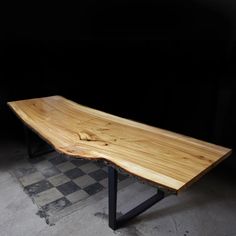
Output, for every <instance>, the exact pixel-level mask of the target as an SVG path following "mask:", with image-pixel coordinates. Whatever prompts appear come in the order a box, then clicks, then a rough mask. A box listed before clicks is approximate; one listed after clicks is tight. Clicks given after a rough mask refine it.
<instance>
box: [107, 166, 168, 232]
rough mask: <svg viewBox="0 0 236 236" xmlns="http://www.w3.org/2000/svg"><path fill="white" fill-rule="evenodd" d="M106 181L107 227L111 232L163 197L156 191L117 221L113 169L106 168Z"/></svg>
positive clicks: (114, 172) (163, 195)
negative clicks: (107, 188)
mask: <svg viewBox="0 0 236 236" xmlns="http://www.w3.org/2000/svg"><path fill="white" fill-rule="evenodd" d="M108 181H109V184H108V186H109V190H108V191H109V196H108V197H109V227H110V228H112V229H113V230H116V229H117V228H119V227H121V226H123V225H124V224H126V223H127V222H128V221H129V220H131V219H133V218H134V217H136V216H137V215H139V214H141V213H142V212H144V211H146V210H147V209H149V208H150V207H151V206H153V205H154V204H155V203H157V202H159V201H160V200H161V199H163V198H164V197H165V194H164V192H163V191H161V190H158V191H157V194H155V195H154V196H152V197H151V198H149V199H147V200H146V201H144V202H143V203H141V204H140V205H138V206H137V207H135V208H134V209H132V210H130V211H129V212H127V213H126V214H124V215H123V216H121V217H119V218H118V219H117V217H116V212H117V171H116V170H115V169H114V168H113V167H110V166H109V167H108Z"/></svg>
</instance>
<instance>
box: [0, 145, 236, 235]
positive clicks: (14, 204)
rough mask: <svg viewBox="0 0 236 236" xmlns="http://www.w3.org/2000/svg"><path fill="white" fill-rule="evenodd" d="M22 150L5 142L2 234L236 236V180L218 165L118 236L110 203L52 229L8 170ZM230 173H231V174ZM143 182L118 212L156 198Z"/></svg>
mask: <svg viewBox="0 0 236 236" xmlns="http://www.w3.org/2000/svg"><path fill="white" fill-rule="evenodd" d="M20 152H22V144H21V143H18V142H16V141H14V142H13V141H8V142H7V141H5V143H3V142H1V144H0V212H1V214H0V235H1V236H21V235H22V236H31V235H34V236H37V235H39V236H41V235H45V236H46V235H47V236H48V235H57V236H60V235H63V236H64V235H70V236H73V235H76V236H78V235H80V236H83V235H86V236H90V235H91V236H93V235H100V236H106V235H107V236H108V235H109V236H110V235H119V236H121V235H127V236H144V235H158V236H165V235H168V236H172V235H175V236H176V235H182V236H184V235H185V236H190V235H191V236H204V235H206V236H209V235H210V236H211V235H214V236H233V235H234V236H235V235H236V188H235V186H236V185H235V184H236V178H235V175H233V174H231V173H230V172H228V171H226V170H225V169H224V168H222V167H221V166H219V167H218V168H216V169H215V170H213V171H211V173H209V174H207V175H206V176H204V177H203V178H202V179H201V180H200V181H198V182H197V183H195V184H194V185H193V186H192V187H190V188H189V189H187V190H186V191H185V192H183V193H181V194H179V195H178V196H169V197H167V198H165V199H164V200H162V201H161V202H160V203H159V204H156V205H155V206H153V207H152V208H150V209H149V210H148V211H146V212H145V213H143V214H142V215H140V216H139V217H138V218H136V219H135V220H133V221H132V223H131V224H129V226H127V227H126V228H123V229H119V230H117V231H116V232H113V231H112V230H111V229H110V228H109V227H108V226H107V199H102V200H100V201H98V202H96V203H95V204H94V205H90V206H86V207H84V208H82V209H80V210H79V211H76V212H74V213H73V214H71V215H68V216H66V217H64V218H63V219H61V220H59V221H58V222H57V223H56V225H54V226H48V225H47V224H46V223H45V220H44V219H42V218H40V217H39V216H38V215H36V213H37V210H38V209H37V206H36V205H35V204H33V202H32V201H31V199H30V198H29V197H28V196H27V195H26V194H25V193H24V192H23V189H22V187H21V186H20V185H19V183H18V181H17V180H16V179H14V178H13V177H12V176H11V175H10V174H9V171H10V170H11V168H13V167H14V161H15V159H16V158H17V156H18V155H19V153H20ZM226 172H227V173H226ZM152 192H153V189H150V188H149V187H148V186H146V185H143V184H136V185H134V186H132V188H129V189H124V190H122V191H121V192H120V193H119V203H118V208H119V211H121V212H124V211H126V210H127V209H129V208H132V207H133V206H134V205H135V204H137V203H138V202H139V201H143V200H144V199H145V198H147V197H148V196H150V194H152Z"/></svg>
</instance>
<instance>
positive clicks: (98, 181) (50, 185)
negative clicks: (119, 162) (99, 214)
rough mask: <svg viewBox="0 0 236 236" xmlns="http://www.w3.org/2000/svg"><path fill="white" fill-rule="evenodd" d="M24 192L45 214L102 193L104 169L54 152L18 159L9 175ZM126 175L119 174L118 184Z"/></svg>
mask: <svg viewBox="0 0 236 236" xmlns="http://www.w3.org/2000/svg"><path fill="white" fill-rule="evenodd" d="M13 174H14V175H15V176H16V178H17V179H18V180H19V182H20V183H21V185H22V186H23V188H24V191H25V192H26V193H27V194H28V195H29V196H30V197H31V198H32V200H33V201H34V202H35V203H36V204H37V206H38V207H39V209H40V210H41V211H43V212H44V213H43V214H44V215H47V213H48V212H50V211H60V210H62V209H64V208H66V207H68V206H71V205H73V204H75V203H77V202H79V201H82V200H86V199H88V198H89V197H91V196H93V195H95V194H98V193H100V192H102V191H104V190H106V188H107V185H108V179H107V167H106V166H105V165H103V164H102V163H100V162H94V161H88V160H84V159H75V158H68V157H65V156H63V155H61V154H58V153H56V152H54V153H51V154H47V155H44V156H41V157H38V158H34V159H26V158H24V159H23V160H21V163H20V164H19V165H16V168H15V169H14V173H13ZM127 178H128V176H127V175H124V174H119V176H118V180H119V182H122V181H125V180H126V179H127Z"/></svg>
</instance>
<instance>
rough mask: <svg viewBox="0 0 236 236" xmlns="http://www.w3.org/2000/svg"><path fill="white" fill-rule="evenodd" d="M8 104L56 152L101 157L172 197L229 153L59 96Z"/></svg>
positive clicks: (226, 150) (216, 146) (219, 147)
mask: <svg viewBox="0 0 236 236" xmlns="http://www.w3.org/2000/svg"><path fill="white" fill-rule="evenodd" d="M8 105H9V106H10V107H11V108H12V110H13V111H14V112H15V113H16V114H17V115H18V117H19V118H20V119H21V120H22V121H23V122H24V123H25V124H26V125H27V126H29V127H30V128H31V129H33V130H34V131H35V132H36V133H38V134H39V135H40V136H41V137H42V138H43V139H45V140H46V141H47V142H48V143H49V144H51V145H52V146H53V147H54V148H55V149H56V150H57V151H59V152H62V153H65V154H67V155H69V156H73V157H84V158H89V159H104V160H106V161H109V162H111V163H112V164H114V165H116V166H118V167H119V168H122V169H124V170H126V171H127V172H129V173H130V174H133V175H135V176H138V177H140V178H143V179H145V180H147V181H150V182H152V183H155V184H158V185H161V186H163V187H165V188H168V189H169V190H172V191H174V192H176V193H177V192H179V191H180V190H181V189H184V188H185V187H187V186H189V185H190V184H192V183H193V182H194V181H196V180H197V179H198V178H199V177H201V176H202V175H203V174H204V173H206V172H207V171H209V170H210V169H211V168H212V167H214V166H215V165H216V164H218V163H219V162H220V161H222V160H223V159H224V158H226V157H227V156H229V155H230V153H231V149H229V148H225V147H222V146H218V145H215V144H212V143H208V142H204V141H201V140H197V139H194V138H191V137H187V136H184V135H181V134H177V133H174V132H171V131H167V130H163V129H160V128H156V127H152V126H149V125H145V124H141V123H138V122H135V121H131V120H128V119H124V118H121V117H118V116H114V115H111V114H107V113H105V112H101V111H98V110H95V109H92V108H88V107H85V106H82V105H79V104H77V103H75V102H72V101H70V100H68V99H65V98H63V97H61V96H51V97H45V98H35V99H28V100H21V101H13V102H9V103H8Z"/></svg>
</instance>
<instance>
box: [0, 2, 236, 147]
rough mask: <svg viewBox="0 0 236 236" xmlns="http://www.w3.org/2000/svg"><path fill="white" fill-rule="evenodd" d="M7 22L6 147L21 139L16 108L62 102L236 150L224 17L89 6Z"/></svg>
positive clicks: (213, 11)
mask: <svg viewBox="0 0 236 236" xmlns="http://www.w3.org/2000/svg"><path fill="white" fill-rule="evenodd" d="M36 9H37V10H39V11H37V10H36ZM6 15H7V16H6V17H5V21H4V23H2V31H1V32H2V39H3V40H2V41H1V48H2V51H3V53H2V57H3V58H2V59H3V60H2V61H3V62H2V64H1V86H0V95H1V100H0V105H1V111H0V112H1V116H0V121H1V131H2V132H1V136H2V137H5V135H7V134H8V135H10V136H11V135H15V136H19V137H21V128H20V123H19V122H18V121H17V119H16V118H15V116H14V115H13V114H12V113H11V112H10V111H9V109H8V108H7V106H6V102H7V101H11V100H18V99H25V98H31V97H40V96H48V95H53V94H61V95H64V96H66V97H68V98H70V99H73V100H75V101H78V102H79V103H82V104H85V105H88V106H92V107H95V108H98V109H102V110H105V111H108V112H111V113H114V114H117V115H121V116H124V117H128V118H132V119H135V120H139V121H142V122H145V123H149V124H152V125H156V126H159V127H163V128H166V129H170V130H174V131H177V132H180V133H184V134H187V135H191V136H194V137H196V138H201V139H204V140H207V141H211V142H215V143H218V144H221V145H226V146H229V147H235V146H236V144H235V139H234V136H233V134H234V133H235V131H236V130H235V124H236V123H235V120H236V119H235V105H236V103H235V89H236V83H235V79H234V78H235V42H234V36H233V32H234V31H235V29H234V22H233V20H232V18H230V17H228V15H227V14H226V12H224V11H222V9H220V8H219V7H218V8H216V7H214V6H211V5H210V4H204V5H203V4H202V3H200V1H198V2H193V1H191V2H189V1H183V0H182V1H178V2H176V1H171V0H168V1H149V0H148V1H143V0H139V1H123V0H122V1H114V0H113V1H99V2H96V1H86V2H84V3H83V2H80V3H79V5H77V6H69V5H63V6H60V5H59V4H58V5H57V6H53V7H52V8H51V7H50V6H48V7H46V8H45V7H44V8H42V9H41V8H40V6H32V8H31V9H30V10H29V9H28V8H24V6H22V5H21V6H19V7H17V8H16V9H13V8H11V10H10V11H9V12H7V14H6Z"/></svg>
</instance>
